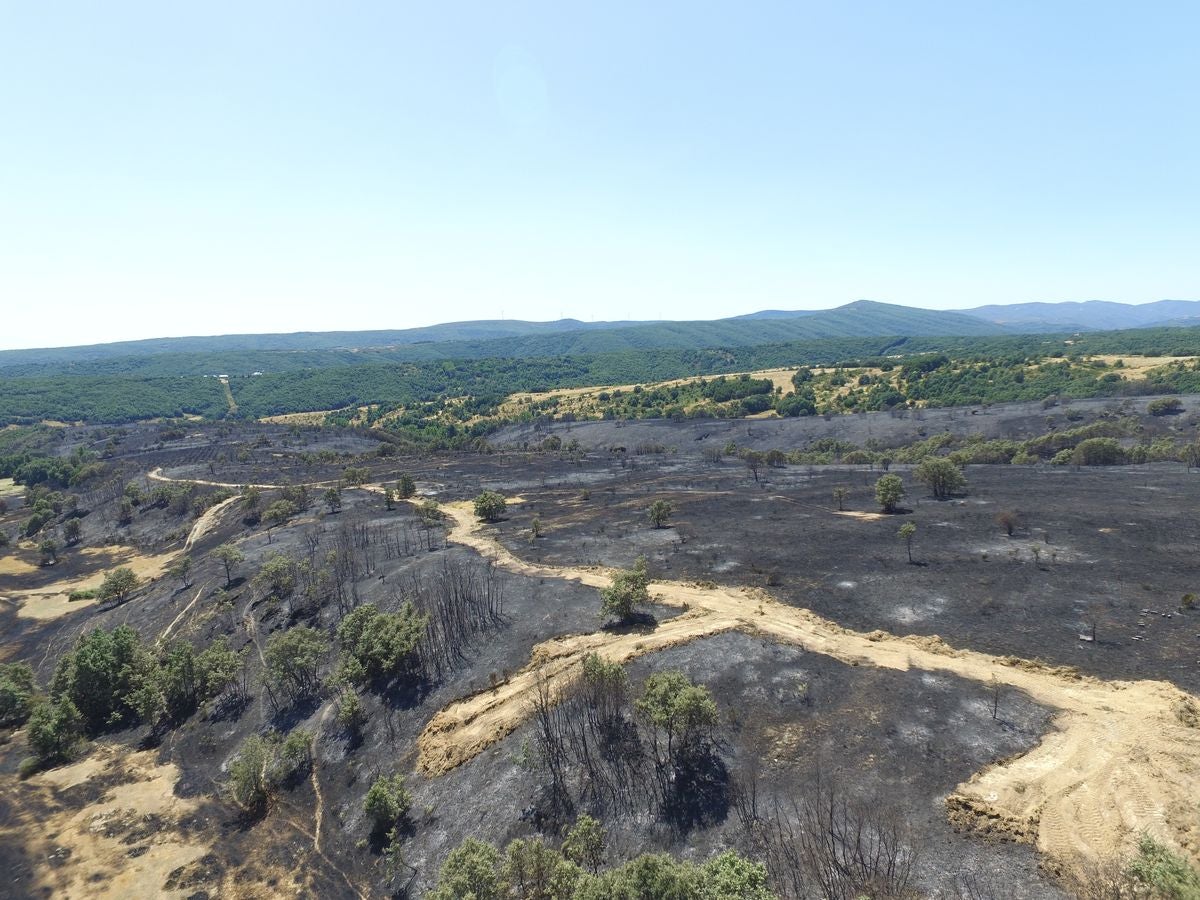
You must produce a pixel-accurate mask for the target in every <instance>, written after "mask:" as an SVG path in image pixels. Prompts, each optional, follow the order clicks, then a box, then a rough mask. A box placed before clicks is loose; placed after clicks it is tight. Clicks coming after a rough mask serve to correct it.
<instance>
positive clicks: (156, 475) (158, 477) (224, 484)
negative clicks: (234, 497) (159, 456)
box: [146, 466, 342, 491]
mask: <svg viewBox="0 0 1200 900" xmlns="http://www.w3.org/2000/svg"><path fill="white" fill-rule="evenodd" d="M146 477H147V478H149V479H150V480H151V481H172V482H181V483H183V484H202V485H204V486H205V487H219V488H231V489H233V490H235V491H236V490H241V489H242V488H248V487H252V488H258V489H259V490H262V491H272V490H275V489H276V488H280V487H289V486H290V487H300V486H301V485H298V484H296V485H280V484H234V483H233V482H230V481H204V480H203V479H201V478H172V477H171V476H169V475H164V474H163V473H162V466H159V467H158V468H157V469H153V470H152V471H150V472H147V473H146ZM341 483H342V482H341V480H340V479H336V478H335V479H333V480H331V481H306V482H303V486H304V487H328V486H329V485H339V484H341Z"/></svg>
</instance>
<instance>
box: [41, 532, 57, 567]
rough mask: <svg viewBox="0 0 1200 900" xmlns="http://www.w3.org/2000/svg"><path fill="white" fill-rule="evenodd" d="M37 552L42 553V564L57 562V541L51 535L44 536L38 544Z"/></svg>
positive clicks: (47, 564)
mask: <svg viewBox="0 0 1200 900" xmlns="http://www.w3.org/2000/svg"><path fill="white" fill-rule="evenodd" d="M38 552H39V553H41V554H42V565H43V566H49V565H53V564H54V563H56V562H58V541H56V540H55V539H54V538H52V537H48V538H45V539H44V540H43V541H42V542H41V543H40V544H38Z"/></svg>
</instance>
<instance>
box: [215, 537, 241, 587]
mask: <svg viewBox="0 0 1200 900" xmlns="http://www.w3.org/2000/svg"><path fill="white" fill-rule="evenodd" d="M213 556H215V557H216V558H217V559H219V560H220V561H221V564H222V565H223V566H225V586H226V587H228V586H230V585H232V584H233V570H234V569H236V568H237V567H238V566H240V565H241V564H242V563H244V562H245V561H246V556H245V554H243V553H242V551H241V550H239V549H238V548H237V547H235V546H234V545H233V544H221V546H219V547H217V548H216V549H215V550H213Z"/></svg>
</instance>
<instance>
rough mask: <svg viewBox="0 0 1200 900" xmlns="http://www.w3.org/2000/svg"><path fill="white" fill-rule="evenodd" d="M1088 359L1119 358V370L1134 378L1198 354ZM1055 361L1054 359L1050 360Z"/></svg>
mask: <svg viewBox="0 0 1200 900" xmlns="http://www.w3.org/2000/svg"><path fill="white" fill-rule="evenodd" d="M1087 359H1088V360H1096V361H1098V362H1102V363H1104V364H1105V365H1108V366H1111V365H1112V364H1113V363H1115V362H1117V360H1120V361H1121V368H1120V369H1119V370H1118V371H1120V372H1122V373H1123V374H1125V375H1130V376H1132V377H1134V378H1145V377H1146V373H1147V372H1149V371H1151V370H1152V369H1161V368H1162V367H1163V366H1166V365H1169V364H1170V363H1176V362H1181V363H1190V362H1193V361H1195V360H1196V359H1200V357H1197V356H1117V355H1115V354H1100V355H1099V356H1089V357H1087ZM1050 362H1054V360H1050Z"/></svg>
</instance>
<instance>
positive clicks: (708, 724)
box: [635, 672, 717, 760]
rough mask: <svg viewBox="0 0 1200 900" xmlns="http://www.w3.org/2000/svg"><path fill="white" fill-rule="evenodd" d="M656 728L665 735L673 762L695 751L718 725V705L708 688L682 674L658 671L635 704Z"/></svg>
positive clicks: (649, 679)
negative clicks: (694, 682)
mask: <svg viewBox="0 0 1200 900" xmlns="http://www.w3.org/2000/svg"><path fill="white" fill-rule="evenodd" d="M635 705H636V707H637V710H638V712H640V713H641V714H642V715H644V716H645V717H646V718H647V719H648V720H649V721H650V722H651V723H652V724H653V725H654V726H655V727H657V728H660V729H662V730H663V731H664V732H666V736H667V753H668V755H669V756H670V757H671V758H672V759H673V760H678V759H679V758H680V756H681V755H685V756H686V755H688V754H690V753H691V752H693V751H694V750H696V749H697V748H698V747H699V746H700V744H701V742H702V740H703V739H704V738H705V737H706V736H707V735H708V733H709V731H710V729H711V728H712V727H713V726H715V725H716V724H717V704H716V703H715V702H713V698H712V694H710V693H709V692H708V689H707V688H705V687H702V686H700V685H697V684H693V683H692V682H691V681H690V680H689V679H688V677H687V676H686V675H684V674H683V673H682V672H655V673H654V674H653V675H651V676H650V677H649V678H647V679H646V683H645V685H644V687H643V689H642V696H641V697H640V698H639V699H638V701H637V703H636V704H635Z"/></svg>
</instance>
